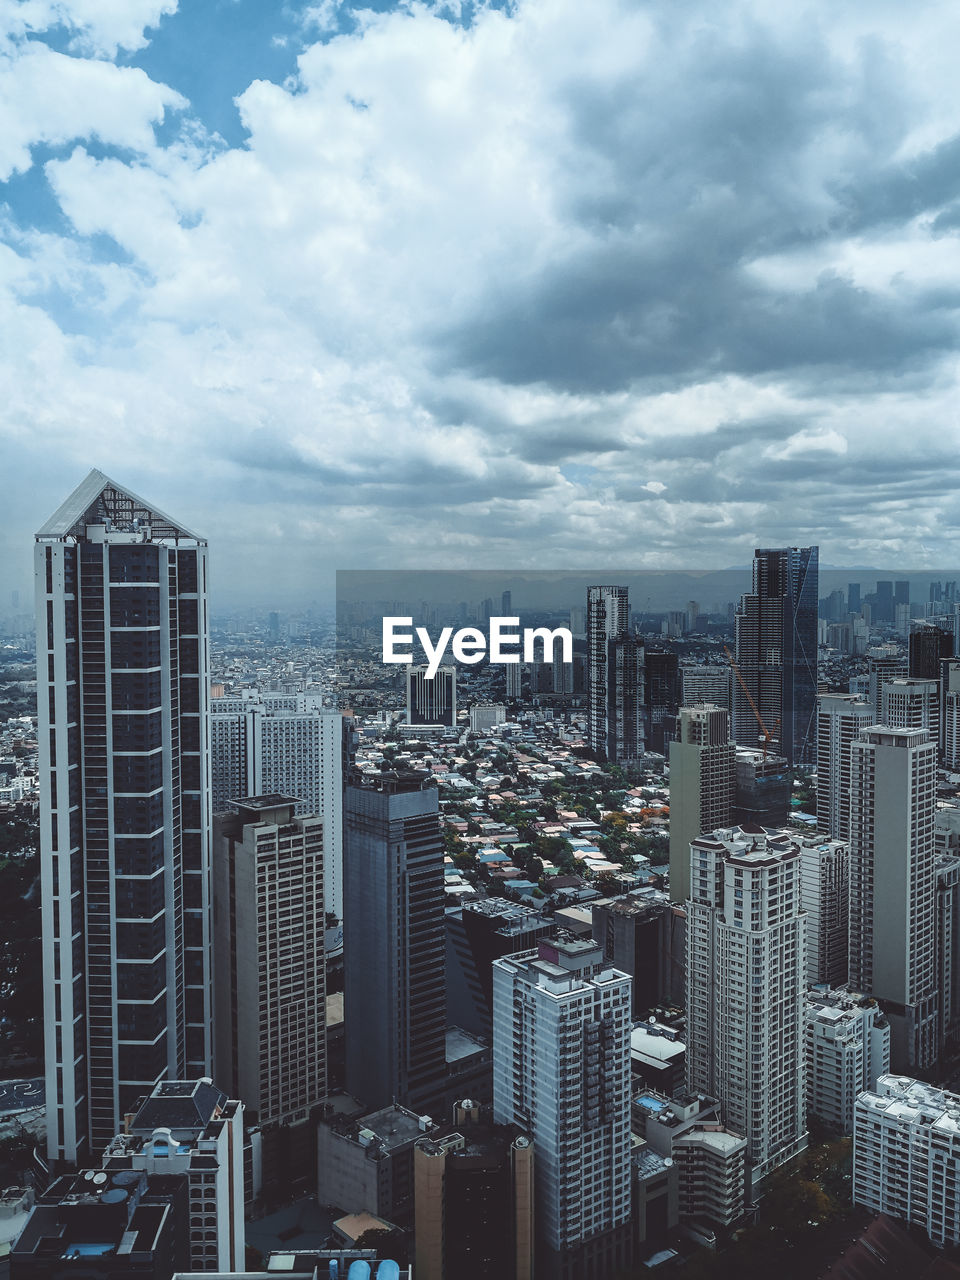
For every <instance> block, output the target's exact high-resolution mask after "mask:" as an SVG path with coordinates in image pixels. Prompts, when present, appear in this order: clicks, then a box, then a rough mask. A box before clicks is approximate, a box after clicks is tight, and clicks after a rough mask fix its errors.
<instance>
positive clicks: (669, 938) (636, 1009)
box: [591, 889, 685, 1018]
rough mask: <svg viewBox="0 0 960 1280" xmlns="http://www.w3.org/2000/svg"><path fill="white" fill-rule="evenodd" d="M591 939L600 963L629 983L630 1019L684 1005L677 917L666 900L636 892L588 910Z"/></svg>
mask: <svg viewBox="0 0 960 1280" xmlns="http://www.w3.org/2000/svg"><path fill="white" fill-rule="evenodd" d="M591 912H592V916H593V937H594V940H595V941H596V943H597V945H598V946H600V947H602V948H603V958H604V960H606V961H608V962H609V963H610V964H612V965H613V966H614V968H616V969H619V970H620V972H621V973H626V974H628V975H629V976H630V978H631V980H632V987H633V1016H634V1018H642V1017H644V1016H645V1015H647V1014H649V1012H650V1010H651V1009H653V1008H655V1007H656V1006H657V1005H682V1002H683V999H684V994H685V992H684V973H683V971H684V930H683V927H682V926H683V913H682V912H681V911H680V910H679V909H678V908H677V907H675V906H673V905H672V904H671V903H670V901H669V899H668V898H667V896H666V894H663V893H659V892H657V891H656V890H651V889H641V890H639V891H638V892H636V893H630V894H627V895H626V896H625V897H623V898H601V899H600V901H599V902H594V903H592V904H591Z"/></svg>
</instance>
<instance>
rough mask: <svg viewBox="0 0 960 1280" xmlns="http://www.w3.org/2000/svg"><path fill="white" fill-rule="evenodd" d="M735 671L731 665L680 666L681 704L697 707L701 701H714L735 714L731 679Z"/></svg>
mask: <svg viewBox="0 0 960 1280" xmlns="http://www.w3.org/2000/svg"><path fill="white" fill-rule="evenodd" d="M732 679H733V671H732V670H731V669H730V667H729V666H727V665H726V664H724V665H723V666H715V665H706V666H705V665H699V666H690V667H685V666H681V667H680V705H681V706H683V707H695V706H697V705H698V704H699V703H701V702H712V703H714V704H715V705H716V706H718V707H723V708H724V710H726V711H727V712H729V713H730V714H731V716H732V714H733V702H732V696H733V694H732V690H731V687H730V686H731V681H732Z"/></svg>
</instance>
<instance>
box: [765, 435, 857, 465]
mask: <svg viewBox="0 0 960 1280" xmlns="http://www.w3.org/2000/svg"><path fill="white" fill-rule="evenodd" d="M846 452H847V439H846V436H842V435H841V434H840V432H839V431H834V430H832V429H831V428H829V427H824V428H819V429H818V428H811V429H810V430H807V431H798V432H797V433H796V434H795V435H792V436H790V438H789V439H788V440H786V441H785V442H784V443H783V444H779V445H767V447H766V448H765V449H764V451H763V456H764V457H765V458H771V459H773V460H774V461H777V462H784V461H787V460H789V459H791V458H816V457H822V456H824V455H826V456H828V457H840V456H842V455H843V454H845V453H846Z"/></svg>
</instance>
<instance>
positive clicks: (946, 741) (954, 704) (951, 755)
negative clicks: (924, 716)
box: [939, 658, 960, 769]
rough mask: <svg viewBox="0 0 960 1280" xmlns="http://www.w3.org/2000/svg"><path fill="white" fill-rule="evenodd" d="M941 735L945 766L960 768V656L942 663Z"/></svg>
mask: <svg viewBox="0 0 960 1280" xmlns="http://www.w3.org/2000/svg"><path fill="white" fill-rule="evenodd" d="M939 737H940V753H941V758H942V761H943V765H944V768H946V769H960V658H945V659H944V660H943V661H942V662H941V663H940V735H939Z"/></svg>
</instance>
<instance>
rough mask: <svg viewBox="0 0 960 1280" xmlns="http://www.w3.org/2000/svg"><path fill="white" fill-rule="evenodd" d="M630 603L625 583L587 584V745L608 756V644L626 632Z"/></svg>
mask: <svg viewBox="0 0 960 1280" xmlns="http://www.w3.org/2000/svg"><path fill="white" fill-rule="evenodd" d="M629 620H630V606H629V604H628V598H627V588H626V587H588V588H587V714H588V727H587V732H588V739H589V743H590V747H591V749H592V750H594V751H595V752H596V753H597V755H599V756H600V757H601V758H602V759H608V758H609V757H608V754H607V750H608V747H607V737H608V734H609V725H608V723H607V717H608V707H609V693H610V683H611V681H610V676H609V673H608V670H607V665H608V652H607V650H608V645H609V642H610V641H611V640H616V639H618V638H619V637H620V636H625V635H626V634H627V627H628V624H629Z"/></svg>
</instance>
